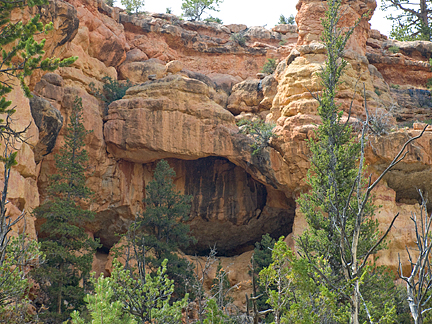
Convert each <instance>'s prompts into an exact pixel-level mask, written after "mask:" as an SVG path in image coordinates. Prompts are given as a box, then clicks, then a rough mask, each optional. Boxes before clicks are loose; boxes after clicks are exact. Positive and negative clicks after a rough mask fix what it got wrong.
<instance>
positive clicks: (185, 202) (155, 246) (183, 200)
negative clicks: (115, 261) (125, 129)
mask: <svg viewBox="0 0 432 324" xmlns="http://www.w3.org/2000/svg"><path fill="white" fill-rule="evenodd" d="M174 177H175V172H174V170H173V169H172V168H171V167H170V166H169V164H168V162H167V161H165V160H161V161H160V162H159V163H158V164H157V165H156V169H155V172H154V175H153V180H152V181H150V182H149V184H148V185H147V186H146V198H145V199H144V203H145V211H144V212H143V213H142V214H141V215H138V216H137V218H136V220H135V222H134V223H133V224H132V225H131V227H130V229H129V231H128V233H127V235H126V238H127V241H128V251H131V252H126V253H125V255H126V268H128V267H129V264H130V263H129V259H134V260H135V262H136V264H137V267H138V269H137V270H138V271H139V272H140V273H142V275H141V276H142V277H143V278H144V276H145V269H146V267H147V268H149V269H150V270H151V271H152V272H153V273H156V271H157V269H159V268H160V267H161V266H162V261H163V260H164V259H167V260H168V265H167V271H166V273H167V275H168V277H169V278H170V279H172V280H174V281H175V292H174V297H176V298H180V297H181V296H183V295H184V293H185V290H184V289H185V284H186V281H185V280H187V278H189V277H190V275H191V273H190V270H189V265H188V263H187V262H186V261H185V260H184V259H183V258H181V257H179V256H178V254H177V253H176V252H178V250H179V249H184V248H186V247H188V245H189V244H190V243H191V242H194V241H195V239H194V238H193V237H191V236H190V234H189V226H188V225H186V224H184V223H182V221H186V220H187V219H188V216H189V211H190V206H191V199H192V197H191V196H187V195H182V194H180V192H177V191H176V190H175V188H174V184H173V178H174Z"/></svg>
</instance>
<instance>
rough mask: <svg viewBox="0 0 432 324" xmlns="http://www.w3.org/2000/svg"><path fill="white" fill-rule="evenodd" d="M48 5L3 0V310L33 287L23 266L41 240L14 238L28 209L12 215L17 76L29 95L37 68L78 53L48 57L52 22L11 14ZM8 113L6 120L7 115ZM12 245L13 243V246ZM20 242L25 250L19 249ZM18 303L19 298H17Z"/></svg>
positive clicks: (21, 136)
mask: <svg viewBox="0 0 432 324" xmlns="http://www.w3.org/2000/svg"><path fill="white" fill-rule="evenodd" d="M45 4H48V1H46V0H29V1H25V0H17V1H8V0H3V1H0V50H1V52H2V58H1V59H0V114H4V115H3V116H5V117H2V118H1V119H0V139H1V142H2V143H3V154H2V156H1V157H0V161H1V162H2V163H3V170H4V172H3V174H4V178H3V188H2V193H1V199H0V273H1V275H0V277H1V279H0V312H2V313H3V314H4V312H3V311H4V308H2V307H4V305H5V304H8V303H9V302H10V301H11V300H12V299H14V298H22V297H23V292H24V291H25V290H26V289H27V288H28V285H27V281H26V279H25V278H26V275H25V271H23V269H24V268H23V267H24V266H25V265H26V264H27V263H29V262H30V263H32V264H33V265H35V264H36V263H37V259H38V258H39V256H40V253H39V251H38V245H37V244H36V243H27V242H26V239H25V237H24V236H23V235H21V236H20V237H19V238H17V239H16V240H11V231H12V227H13V226H14V225H15V224H17V223H18V222H19V221H20V220H22V219H23V218H24V216H25V213H24V212H23V213H22V214H21V215H19V216H18V217H17V218H16V219H14V220H12V219H11V218H10V217H8V216H6V215H7V205H6V204H7V203H8V199H7V196H8V187H9V178H10V172H11V168H12V167H13V166H14V165H16V154H17V151H16V149H15V144H16V142H23V141H25V134H26V131H27V128H24V129H20V130H17V129H16V127H14V124H13V120H12V118H11V117H12V115H13V113H14V112H15V107H11V105H12V102H11V101H10V100H7V99H6V96H7V94H8V93H10V92H11V91H12V90H13V88H14V87H16V86H17V84H16V81H18V83H19V84H20V86H21V88H22V89H23V91H24V94H25V96H27V97H30V96H31V94H30V89H29V87H28V86H27V84H26V83H25V78H26V77H28V76H30V75H32V73H33V71H34V70H36V69H42V70H44V71H54V70H55V69H57V68H58V67H61V66H67V65H70V64H71V63H73V62H74V61H75V60H76V59H77V58H76V57H72V58H68V59H65V60H60V59H56V58H46V59H43V55H44V51H43V47H44V44H45V39H44V40H42V41H40V42H36V41H35V40H34V36H35V35H37V34H40V33H46V32H48V31H49V30H50V29H52V23H50V24H47V25H44V24H43V23H41V22H39V15H36V16H34V17H31V18H30V19H29V20H28V21H27V22H26V23H24V22H23V21H18V22H14V23H11V22H10V19H11V13H12V11H13V10H14V9H22V10H25V9H27V8H28V7H33V6H41V5H45ZM3 118H4V119H3ZM11 244H12V245H11ZM18 247H20V250H17V248H18ZM15 302H17V301H16V300H15Z"/></svg>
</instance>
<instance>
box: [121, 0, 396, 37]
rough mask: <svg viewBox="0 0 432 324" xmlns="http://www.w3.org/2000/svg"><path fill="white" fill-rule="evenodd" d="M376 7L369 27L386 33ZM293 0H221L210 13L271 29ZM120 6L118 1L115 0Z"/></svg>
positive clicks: (151, 2) (148, 3)
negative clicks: (218, 10)
mask: <svg viewBox="0 0 432 324" xmlns="http://www.w3.org/2000/svg"><path fill="white" fill-rule="evenodd" d="M144 1H145V4H144V10H145V11H149V12H163V13H164V12H165V11H166V8H171V9H172V13H173V14H176V15H180V14H181V12H182V11H181V3H182V1H181V0H144ZM377 2H378V7H377V9H376V10H375V13H374V15H373V17H372V20H371V23H372V28H373V29H378V30H379V31H380V32H381V33H382V34H384V35H387V36H388V35H389V33H390V30H391V22H390V21H389V20H387V19H386V18H385V16H386V15H387V14H388V13H384V12H382V11H381V10H380V2H381V0H377ZM296 4H297V0H224V2H223V3H222V4H221V5H220V12H211V15H212V16H214V17H218V18H220V19H222V21H223V23H224V24H245V25H247V26H248V27H251V26H264V25H266V28H268V29H271V28H272V27H274V25H276V23H277V22H278V20H279V16H280V15H281V14H283V15H284V16H285V17H289V16H290V15H294V16H295V15H296V14H297V10H296V9H295V6H296ZM116 5H120V0H116Z"/></svg>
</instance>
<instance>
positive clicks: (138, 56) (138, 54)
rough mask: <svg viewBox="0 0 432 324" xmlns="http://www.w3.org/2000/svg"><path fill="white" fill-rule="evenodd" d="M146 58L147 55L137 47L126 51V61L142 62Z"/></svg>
mask: <svg viewBox="0 0 432 324" xmlns="http://www.w3.org/2000/svg"><path fill="white" fill-rule="evenodd" d="M146 60H148V56H147V55H146V54H145V53H144V52H143V51H141V50H140V49H138V48H134V49H133V50H130V51H129V52H127V53H126V59H125V61H124V63H126V62H142V61H146Z"/></svg>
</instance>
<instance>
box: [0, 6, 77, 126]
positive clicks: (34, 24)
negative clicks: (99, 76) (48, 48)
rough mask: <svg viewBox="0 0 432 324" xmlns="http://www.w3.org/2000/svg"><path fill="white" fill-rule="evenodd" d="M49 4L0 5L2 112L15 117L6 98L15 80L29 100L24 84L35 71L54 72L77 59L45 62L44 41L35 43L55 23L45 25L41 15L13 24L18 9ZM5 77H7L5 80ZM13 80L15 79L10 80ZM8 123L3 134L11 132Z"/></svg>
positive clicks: (1, 123)
mask: <svg viewBox="0 0 432 324" xmlns="http://www.w3.org/2000/svg"><path fill="white" fill-rule="evenodd" d="M45 4H48V1H47V0H28V1H26V0H17V1H8V0H2V1H1V2H0V49H1V52H2V58H1V59H0V76H2V80H1V81H0V97H1V99H0V113H2V114H3V113H8V114H12V113H13V112H14V108H9V107H10V105H11V101H8V100H6V99H5V95H6V94H8V93H10V92H11V91H12V89H13V87H14V85H15V84H14V78H16V79H18V81H19V83H20V85H21V88H22V89H23V90H24V93H25V95H26V96H27V97H30V96H31V94H30V89H29V88H28V86H27V85H26V83H25V78H26V77H27V76H30V75H31V74H32V73H33V71H34V70H36V69H42V70H44V71H54V70H56V69H57V68H58V67H62V66H67V65H70V64H71V63H73V62H74V61H75V60H76V59H77V57H71V58H68V59H64V60H60V59H58V58H46V59H44V60H43V59H42V58H43V55H44V54H45V52H44V50H43V47H44V45H45V39H43V40H41V41H40V42H36V41H35V40H34V36H35V35H37V34H39V33H47V32H48V31H49V30H51V29H52V23H49V24H47V25H44V24H43V23H41V22H40V21H39V18H40V17H39V15H36V16H34V17H32V18H31V19H30V20H29V21H28V22H27V23H23V22H22V21H19V22H16V23H11V22H10V18H11V12H12V10H14V9H16V8H20V9H25V8H26V7H33V6H42V5H45ZM4 76H5V77H6V78H4ZM11 77H13V78H11ZM8 126H10V125H9V124H8V123H5V121H4V120H0V130H1V132H3V133H4V132H6V131H12V130H11V129H9V127H8Z"/></svg>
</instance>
